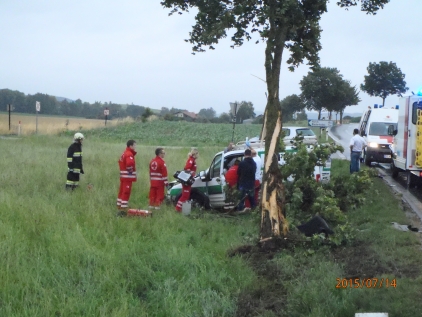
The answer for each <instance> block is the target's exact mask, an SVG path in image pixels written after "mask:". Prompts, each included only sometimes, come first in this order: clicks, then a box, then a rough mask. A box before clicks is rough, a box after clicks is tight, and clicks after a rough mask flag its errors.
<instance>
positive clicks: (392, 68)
mask: <svg viewBox="0 0 422 317" xmlns="http://www.w3.org/2000/svg"><path fill="white" fill-rule="evenodd" d="M366 69H367V70H368V75H367V76H365V77H364V78H365V79H364V83H363V84H361V85H360V89H362V90H363V91H365V92H366V93H367V94H368V95H370V96H375V97H381V98H382V105H383V106H384V104H385V98H387V97H388V96H389V95H401V94H403V93H405V92H406V91H407V90H408V89H409V88H408V87H406V82H405V81H404V77H405V75H404V74H403V73H402V72H401V69H400V68H398V67H397V65H396V63H393V62H389V63H387V62H380V63H379V64H377V63H369V66H368V67H367V68H366Z"/></svg>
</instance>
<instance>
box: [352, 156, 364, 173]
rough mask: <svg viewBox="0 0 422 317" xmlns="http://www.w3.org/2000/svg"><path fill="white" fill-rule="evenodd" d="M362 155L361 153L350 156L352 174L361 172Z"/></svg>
mask: <svg viewBox="0 0 422 317" xmlns="http://www.w3.org/2000/svg"><path fill="white" fill-rule="evenodd" d="M360 154H361V153H360V152H352V153H351V154H350V174H352V173H355V172H359V168H360Z"/></svg>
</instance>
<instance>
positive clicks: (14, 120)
mask: <svg viewBox="0 0 422 317" xmlns="http://www.w3.org/2000/svg"><path fill="white" fill-rule="evenodd" d="M36 120H37V118H36V116H35V115H30V114H21V113H14V112H12V113H11V117H10V130H9V114H8V113H4V112H3V113H0V134H15V135H17V134H21V135H31V134H35V132H36V131H37V123H36V122H37V121H36ZM128 120H129V119H125V120H124V121H118V120H111V121H110V120H108V121H107V125H108V126H115V125H117V124H119V123H122V122H127V121H128ZM132 121H133V120H132ZM19 123H20V125H19ZM104 125H105V121H104V120H97V119H85V118H76V117H58V116H41V115H39V116H38V133H39V134H58V133H60V132H63V131H67V130H82V129H88V130H89V129H94V128H99V127H103V126H104Z"/></svg>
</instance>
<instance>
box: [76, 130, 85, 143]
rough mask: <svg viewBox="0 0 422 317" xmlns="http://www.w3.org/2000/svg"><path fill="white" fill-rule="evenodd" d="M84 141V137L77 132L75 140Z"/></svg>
mask: <svg viewBox="0 0 422 317" xmlns="http://www.w3.org/2000/svg"><path fill="white" fill-rule="evenodd" d="M82 139H84V135H83V134H82V133H80V132H76V133H75V135H74V136H73V140H75V141H76V140H82Z"/></svg>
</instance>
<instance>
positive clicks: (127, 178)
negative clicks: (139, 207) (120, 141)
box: [117, 140, 136, 210]
mask: <svg viewBox="0 0 422 317" xmlns="http://www.w3.org/2000/svg"><path fill="white" fill-rule="evenodd" d="M126 146H127V147H126V150H125V151H124V152H123V154H122V156H120V160H119V168H120V188H119V194H118V196H117V208H118V209H119V210H126V209H127V208H128V203H129V198H130V193H131V191H132V183H133V182H136V164H135V155H136V151H135V146H136V142H135V141H134V140H129V141H127V143H126Z"/></svg>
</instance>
